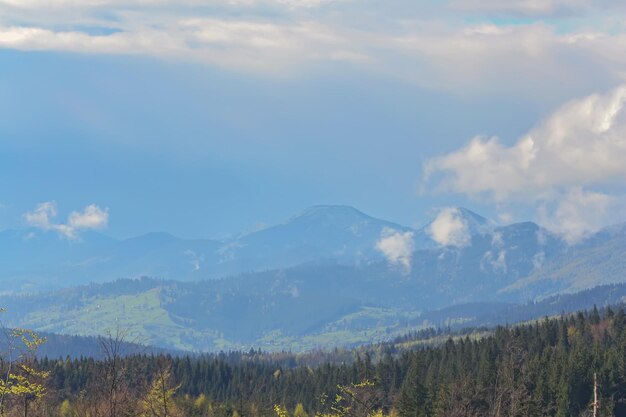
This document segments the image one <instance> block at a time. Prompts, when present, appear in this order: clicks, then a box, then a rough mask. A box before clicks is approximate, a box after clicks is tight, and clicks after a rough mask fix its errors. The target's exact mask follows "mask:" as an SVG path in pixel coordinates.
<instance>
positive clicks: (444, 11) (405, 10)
mask: <svg viewBox="0 0 626 417" xmlns="http://www.w3.org/2000/svg"><path fill="white" fill-rule="evenodd" d="M430 3H432V4H428V5H425V4H423V3H422V2H413V3H411V2H406V1H401V0H389V1H387V2H381V3H377V2H367V3H365V4H363V3H362V2H357V1H351V0H306V1H305V0H299V1H298V0H233V1H217V0H209V1H199V0H185V1H181V2H174V1H171V0H147V1H141V0H135V1H128V2H124V1H118V0H87V1H78V0H63V1H54V2H50V1H43V0H23V1H22V0H0V16H2V17H0V48H11V49H18V50H34V51H41V50H44V51H71V52H76V53H88V54H123V55H146V56H152V57H158V58H160V59H168V60H170V59H172V60H186V61H194V62H202V63H205V64H208V65H212V66H218V67H223V68H226V69H229V70H230V69H235V70H239V71H247V72H255V73H258V72H262V73H269V74H280V75H284V74H285V73H289V74H301V73H302V71H303V70H306V69H310V70H316V69H317V68H319V67H329V66H330V67H331V68H332V67H333V66H335V65H337V64H342V65H347V66H349V68H350V69H353V70H354V69H362V70H367V71H371V72H373V73H377V74H382V75H383V76H386V77H392V78H396V79H401V80H403V81H408V82H411V83H415V84H418V85H422V86H426V87H428V88H437V89H444V90H448V91H450V92H453V93H455V94H464V93H468V92H470V93H471V92H477V91H478V92H492V93H493V92H497V93H499V94H501V93H502V92H503V91H505V92H510V91H515V92H516V93H518V94H522V95H528V94H536V95H540V96H544V95H546V94H547V93H546V91H553V90H558V87H556V86H562V87H561V88H562V92H563V91H565V92H567V91H570V90H571V89H573V88H576V89H581V86H585V87H586V88H587V89H588V88H590V87H597V86H598V80H605V81H604V82H611V81H614V82H618V81H620V80H621V81H623V80H624V79H625V78H626V77H625V76H624V74H625V73H626V71H625V70H626V56H625V55H624V54H623V53H622V51H623V50H624V48H625V47H626V28H623V27H621V26H619V25H615V24H610V23H611V22H613V20H614V19H615V17H616V15H619V13H620V12H621V11H622V9H623V7H622V8H619V9H618V6H617V4H618V2H610V3H611V7H608V6H606V5H604V3H603V5H601V6H599V5H597V4H596V3H595V2H591V1H590V0H577V1H565V0H518V1H510V2H501V1H474V0H457V1H448V2H437V3H435V2H430ZM562 10H573V11H576V12H577V13H581V12H584V11H589V10H592V11H594V12H596V13H595V15H594V16H595V19H593V20H591V19H590V22H589V23H587V22H585V21H584V20H581V21H580V22H576V24H574V25H573V26H572V24H571V22H569V24H570V26H572V27H571V28H570V27H569V26H568V30H563V25H560V24H559V22H552V21H550V22H548V21H547V20H545V19H539V17H545V16H559V14H560V13H561V11H562ZM616 10H617V11H616ZM477 13H478V16H479V17H481V18H476V14H477ZM494 13H495V14H497V15H502V14H504V15H513V16H515V15H516V14H520V13H521V14H528V15H532V16H535V17H536V19H530V20H529V21H524V22H521V23H516V24H506V23H502V22H496V23H493V22H492V20H493V19H491V20H490V19H489V18H487V17H486V16H489V15H491V14H494ZM469 17H471V19H469ZM557 20H558V19H557ZM547 22H548V23H547ZM581 22H582V23H581ZM594 22H599V23H594ZM607 27H610V29H611V30H607V29H606V28H607ZM564 74H567V76H564ZM522 80H526V81H528V82H525V83H524V82H520V81H522ZM562 92H561V93H562Z"/></svg>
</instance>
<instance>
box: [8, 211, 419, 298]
mask: <svg viewBox="0 0 626 417" xmlns="http://www.w3.org/2000/svg"><path fill="white" fill-rule="evenodd" d="M385 228H390V229H393V230H398V231H408V230H411V229H410V228H407V227H404V226H401V225H398V224H395V223H392V222H388V221H385V220H380V219H375V218H373V217H370V216H368V215H366V214H364V213H362V212H360V211H358V210H356V209H354V208H352V207H348V206H329V205H327V206H314V207H311V208H309V209H307V210H305V211H304V212H302V213H301V214H299V215H297V216H294V217H292V218H291V219H290V220H288V221H287V222H285V223H283V224H279V225H276V226H272V227H268V228H266V229H263V230H260V231H256V232H253V233H248V234H244V235H241V236H237V237H235V238H231V239H223V240H211V239H180V238H177V237H175V236H173V235H170V234H167V233H148V234H145V235H142V236H138V237H134V238H130V239H124V240H117V239H114V238H110V237H108V236H105V235H102V234H100V233H96V232H88V233H83V234H82V235H81V236H80V237H79V239H78V240H75V241H72V240H68V239H66V238H63V237H60V236H58V235H57V234H56V233H54V232H52V231H47V232H46V231H41V230H37V229H32V228H31V229H26V230H5V231H0V262H1V263H2V268H0V289H1V290H5V291H7V290H14V289H16V286H18V284H17V283H21V285H20V286H21V287H22V288H24V289H28V288H37V287H40V288H56V287H61V286H67V285H75V284H81V283H87V282H92V281H108V280H112V279H117V278H134V277H140V276H156V277H160V278H167V279H181V280H198V279H213V278H220V277H225V276H229V275H233V274H239V273H244V272H254V271H261V270H266V269H275V268H285V267H290V266H295V265H298V264H302V263H307V262H315V261H334V262H337V263H342V264H355V263H361V262H366V263H367V262H370V261H372V260H373V261H378V260H380V259H382V257H383V256H382V254H381V253H380V252H379V251H378V250H377V249H376V241H377V240H378V239H379V238H380V234H381V231H382V230H383V229H385Z"/></svg>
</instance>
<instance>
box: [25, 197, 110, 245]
mask: <svg viewBox="0 0 626 417" xmlns="http://www.w3.org/2000/svg"><path fill="white" fill-rule="evenodd" d="M57 214H58V213H57V205H56V203H55V202H53V201H48V202H45V203H40V204H38V205H37V207H36V208H35V209H34V210H33V211H30V212H27V213H25V214H24V220H25V221H26V223H27V224H28V225H30V226H33V227H36V228H39V229H42V230H46V231H55V232H57V233H59V234H60V235H62V236H64V237H66V238H68V239H76V238H77V237H78V234H79V232H80V231H82V230H94V229H102V228H105V227H106V226H107V224H108V221H109V211H108V209H101V208H100V207H98V206H96V205H95V204H91V205H88V206H87V207H85V208H84V210H83V211H73V212H71V213H70V215H69V216H68V219H67V222H66V223H56V222H55V218H56V217H57Z"/></svg>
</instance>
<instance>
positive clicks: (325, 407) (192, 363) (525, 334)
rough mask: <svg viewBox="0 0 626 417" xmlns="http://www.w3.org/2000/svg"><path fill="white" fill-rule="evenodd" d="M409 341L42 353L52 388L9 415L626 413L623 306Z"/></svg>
mask: <svg viewBox="0 0 626 417" xmlns="http://www.w3.org/2000/svg"><path fill="white" fill-rule="evenodd" d="M432 335H433V336H440V335H439V334H438V333H436V332H435V333H432ZM410 340H411V339H410V338H403V339H399V340H397V341H396V342H394V343H389V344H381V345H377V346H376V347H375V349H372V350H360V351H354V352H353V355H354V356H353V357H352V358H350V359H347V358H346V357H345V352H343V351H336V352H337V354H338V355H340V358H339V360H327V361H326V363H324V364H320V365H318V366H304V365H302V364H301V363H298V360H297V359H296V357H294V356H293V355H288V354H285V355H284V356H280V355H276V354H273V355H272V354H264V353H261V352H255V351H251V352H247V353H245V354H244V353H232V354H221V355H208V356H200V357H172V356H168V355H131V356H124V355H121V354H120V352H119V351H116V349H117V345H118V343H117V342H118V341H117V340H115V339H114V338H110V339H108V340H107V341H106V343H104V344H103V347H104V350H105V355H104V357H105V359H104V360H94V359H89V358H81V359H74V360H71V359H66V360H51V359H42V360H37V359H34V361H33V362H32V368H33V369H36V370H37V372H40V373H41V374H42V375H46V378H45V382H42V384H43V386H45V393H44V395H42V396H41V397H39V398H31V400H29V401H26V402H20V401H13V402H11V401H7V402H6V403H5V405H6V407H5V413H6V414H11V413H14V414H16V415H18V414H19V415H25V414H24V407H23V406H24V404H28V405H29V410H28V413H29V414H28V415H42V416H44V415H45V416H62V417H69V416H76V417H79V416H81V417H87V416H89V417H101V416H102V417H104V416H107V417H117V416H155V417H156V416H158V417H166V416H172V417H175V416H189V417H196V416H197V417H209V416H213V417H233V416H235V417H236V416H239V417H244V416H261V417H262V416H277V415H278V416H281V417H284V416H294V417H295V416H298V417H304V416H310V417H312V416H314V415H332V416H353V417H366V416H369V415H372V416H373V415H378V416H383V415H385V416H387V415H398V416H407V417H408V416H410V417H422V416H424V417H425V416H432V417H438V416H440V417H472V416H476V417H478V416H481V417H528V416H558V417H572V416H585V415H593V414H592V413H593V412H594V408H595V413H596V415H597V416H602V417H606V416H626V314H625V313H624V310H622V309H620V310H618V311H613V310H611V309H606V310H604V311H603V312H602V313H600V312H599V311H598V310H597V309H595V308H594V310H592V311H590V312H585V313H577V314H574V315H570V316H567V317H562V318H559V319H545V320H541V321H539V322H536V323H533V324H527V325H521V326H515V327H508V328H505V327H499V328H497V329H495V330H494V331H493V332H492V333H491V334H490V335H487V336H482V337H478V336H476V335H475V334H474V333H468V334H466V335H462V336H457V337H455V338H454V339H452V338H449V339H448V340H447V341H445V342H444V343H443V344H441V345H439V346H436V347H423V346H422V347H420V348H417V349H415V350H405V349H402V348H400V346H403V345H406V344H409V345H410V343H409V342H410ZM398 342H400V344H398ZM326 355H330V353H326ZM326 359H332V358H329V357H327V358H326ZM344 359H346V360H344ZM594 391H595V392H594ZM594 394H595V397H594ZM14 398H21V397H19V395H17V396H14ZM594 398H595V399H597V401H596V400H595V399H594Z"/></svg>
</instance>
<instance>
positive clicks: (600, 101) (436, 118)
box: [0, 0, 626, 242]
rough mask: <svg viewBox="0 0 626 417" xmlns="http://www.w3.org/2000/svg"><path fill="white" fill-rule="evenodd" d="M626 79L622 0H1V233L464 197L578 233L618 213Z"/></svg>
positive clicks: (197, 221)
mask: <svg viewBox="0 0 626 417" xmlns="http://www.w3.org/2000/svg"><path fill="white" fill-rule="evenodd" d="M625 78H626V6H624V5H622V2H619V1H612V0H605V1H591V0H568V1H565V0H510V1H507V2H502V1H496V0H482V1H481V0H426V1H416V0H411V1H409V0H385V1H382V0H379V1H376V0H359V1H357V0H230V1H224V0H220V1H217V0H204V1H200V0H183V1H176V2H174V1H171V0H125V1H121V0H56V1H54V0H49V1H46V0H0V229H6V228H23V227H38V228H41V229H46V230H53V231H56V232H58V233H59V234H60V235H63V236H64V237H66V238H75V237H76V236H77V235H79V234H80V233H81V231H83V230H90V229H97V230H102V231H103V232H104V233H107V234H109V235H112V236H116V237H130V236H135V235H139V234H143V233H147V232H152V231H168V232H171V233H173V234H175V235H178V236H181V237H188V238H194V237H222V236H226V235H229V234H233V233H238V232H245V231H251V230H255V229H257V228H259V227H263V226H264V225H268V224H275V223H279V222H282V221H284V220H286V219H288V218H289V217H291V216H292V215H294V214H296V213H298V212H299V211H301V210H303V209H305V208H306V207H308V206H311V205H316V204H346V205H351V206H354V207H357V208H359V209H360V210H362V211H364V212H366V213H368V214H371V215H373V216H376V217H381V218H385V219H388V220H392V221H396V222H398V223H401V224H404V225H408V226H415V227H417V226H420V225H423V224H424V223H426V222H427V221H429V219H431V218H434V217H435V216H437V214H438V213H439V214H441V213H451V211H450V209H449V207H453V206H464V207H467V208H469V209H472V210H474V211H476V212H479V213H481V214H483V215H486V216H488V217H490V218H492V219H493V220H494V221H496V222H504V223H507V222H512V221H521V220H528V219H530V220H535V221H538V222H540V223H541V224H543V225H545V226H546V227H549V228H550V229H551V230H554V231H555V232H558V233H560V234H561V235H562V236H563V238H564V239H565V240H566V241H568V242H576V241H578V240H580V239H583V238H584V237H586V236H588V235H589V234H590V233H592V232H593V231H595V230H598V229H599V228H601V227H603V226H606V225H609V224H612V223H616V222H619V221H626V218H624V214H623V213H626V210H624V208H626V204H624V202H625V201H626V198H624V195H625V194H624V193H625V186H626V184H625V183H626V164H625V163H623V161H625V160H626V109H624V102H626V88H625V87H623V85H624V84H625V83H626V79H625ZM452 212H454V211H452ZM438 218H439V217H438ZM444 218H447V217H445V216H444ZM454 220H455V219H450V221H454Z"/></svg>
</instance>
